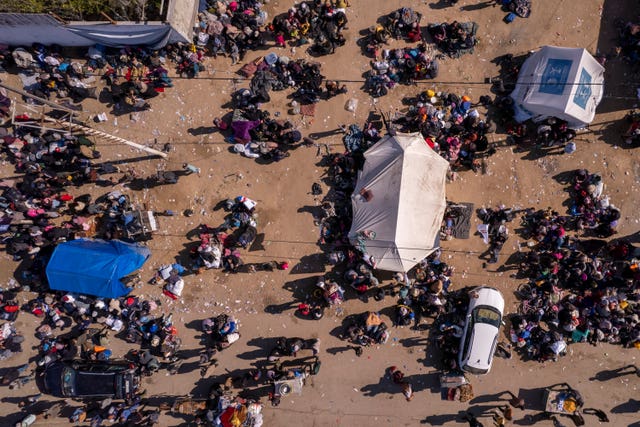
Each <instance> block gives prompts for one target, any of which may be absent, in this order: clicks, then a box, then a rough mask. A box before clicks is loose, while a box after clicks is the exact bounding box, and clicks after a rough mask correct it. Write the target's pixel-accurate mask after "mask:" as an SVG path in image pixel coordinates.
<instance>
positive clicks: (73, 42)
mask: <svg viewBox="0 0 640 427" xmlns="http://www.w3.org/2000/svg"><path fill="white" fill-rule="evenodd" d="M0 43H4V44H8V45H9V46H31V45H32V44H34V43H42V44H44V45H50V44H58V45H60V46H90V45H92V44H95V42H88V40H87V39H86V38H84V37H81V36H78V35H75V34H73V33H72V32H70V31H69V30H67V29H66V28H65V27H64V26H63V25H62V24H61V23H60V22H58V21H56V19H55V18H54V17H53V16H51V15H47V14H45V13H0Z"/></svg>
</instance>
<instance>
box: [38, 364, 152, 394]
mask: <svg viewBox="0 0 640 427" xmlns="http://www.w3.org/2000/svg"><path fill="white" fill-rule="evenodd" d="M139 387H140V376H139V375H138V374H137V373H136V370H135V366H134V365H133V364H131V363H130V362H125V361H122V362H118V361H110V362H86V361H82V360H74V361H67V362H62V361H59V362H54V363H52V364H50V365H49V366H47V367H46V369H45V371H44V390H45V392H46V393H47V394H51V395H53V396H56V397H77V398H113V399H125V400H130V399H132V398H133V397H134V395H135V394H136V393H137V391H138V388H139Z"/></svg>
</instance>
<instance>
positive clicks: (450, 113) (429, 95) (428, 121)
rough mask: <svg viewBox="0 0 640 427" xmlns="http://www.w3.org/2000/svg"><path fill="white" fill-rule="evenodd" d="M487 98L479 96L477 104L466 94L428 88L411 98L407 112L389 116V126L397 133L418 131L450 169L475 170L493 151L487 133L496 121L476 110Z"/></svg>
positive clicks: (491, 131)
mask: <svg viewBox="0 0 640 427" xmlns="http://www.w3.org/2000/svg"><path fill="white" fill-rule="evenodd" d="M487 98H488V97H487V96H482V97H481V99H479V103H478V104H473V103H472V100H471V98H470V97H469V96H468V95H463V96H458V95H456V94H455V93H436V92H435V91H433V90H430V89H429V90H426V91H424V92H420V93H419V94H418V95H417V96H416V97H415V98H414V99H412V100H411V102H410V105H409V108H408V111H407V113H406V114H404V115H402V116H399V117H394V118H392V120H391V125H392V126H393V128H394V129H396V130H397V131H399V132H420V133H421V134H422V136H423V137H424V138H425V141H426V142H427V144H429V146H430V147H431V148H433V149H434V150H436V151H437V152H438V153H440V155H441V156H442V157H443V158H445V159H446V160H448V161H449V163H450V164H451V167H452V169H453V170H459V169H473V170H474V171H476V172H477V171H479V170H480V166H481V159H482V157H483V156H487V155H491V154H492V153H493V152H494V151H495V149H493V148H492V147H490V146H489V140H488V135H489V134H491V133H493V132H495V130H496V126H495V123H494V122H493V121H492V120H491V119H489V118H487V117H485V118H483V117H481V115H480V111H479V109H478V107H479V106H480V105H481V104H485V105H486V103H487V101H488V100H487ZM489 99H490V98H489Z"/></svg>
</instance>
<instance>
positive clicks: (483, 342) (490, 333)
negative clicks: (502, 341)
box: [466, 323, 498, 370]
mask: <svg viewBox="0 0 640 427" xmlns="http://www.w3.org/2000/svg"><path fill="white" fill-rule="evenodd" d="M497 334H498V328H496V327H495V326H493V325H489V324H488V323H475V324H474V325H473V334H472V337H471V340H472V342H471V343H469V349H470V353H469V356H468V358H467V363H466V364H467V365H469V366H471V367H473V368H478V369H486V370H488V369H489V368H490V366H491V363H490V361H491V360H492V358H493V354H491V349H492V348H493V341H494V339H495V337H496V335H497Z"/></svg>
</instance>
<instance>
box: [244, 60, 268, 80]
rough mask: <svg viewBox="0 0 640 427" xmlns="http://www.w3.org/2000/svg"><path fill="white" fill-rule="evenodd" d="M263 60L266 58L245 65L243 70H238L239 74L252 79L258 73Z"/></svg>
mask: <svg viewBox="0 0 640 427" xmlns="http://www.w3.org/2000/svg"><path fill="white" fill-rule="evenodd" d="M263 60H264V58H263V57H260V58H258V59H255V60H253V61H251V62H248V63H246V64H244V65H243V66H242V68H240V69H239V70H238V74H240V75H241V76H243V77H245V78H251V77H252V76H253V75H254V74H255V73H256V71H258V65H260V64H261V63H262V61H263Z"/></svg>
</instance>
